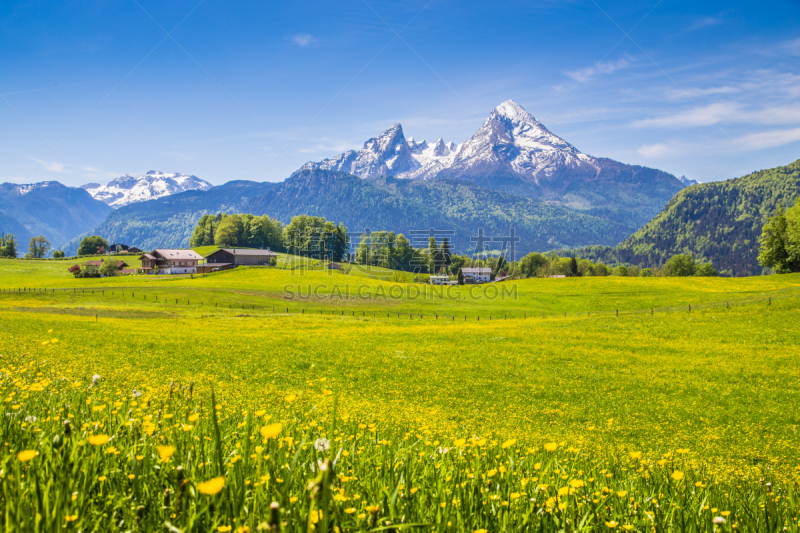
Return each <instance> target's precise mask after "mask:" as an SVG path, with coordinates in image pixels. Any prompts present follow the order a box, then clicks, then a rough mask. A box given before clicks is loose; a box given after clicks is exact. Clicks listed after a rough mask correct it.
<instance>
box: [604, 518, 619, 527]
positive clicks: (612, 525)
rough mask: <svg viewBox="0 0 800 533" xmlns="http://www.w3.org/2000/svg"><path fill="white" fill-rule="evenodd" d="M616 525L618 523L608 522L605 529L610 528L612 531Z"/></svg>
mask: <svg viewBox="0 0 800 533" xmlns="http://www.w3.org/2000/svg"><path fill="white" fill-rule="evenodd" d="M618 525H619V522H614V521H613V520H612V521H610V522H606V526H607V527H609V528H611V529H614V528H615V527H617V526H618Z"/></svg>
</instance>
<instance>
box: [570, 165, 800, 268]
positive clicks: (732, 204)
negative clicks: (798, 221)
mask: <svg viewBox="0 0 800 533" xmlns="http://www.w3.org/2000/svg"><path fill="white" fill-rule="evenodd" d="M798 195H800V160H798V161H795V162H794V163H792V164H790V165H787V166H784V167H777V168H772V169H768V170H760V171H758V172H753V173H752V174H748V175H747V176H743V177H741V178H736V179H732V180H727V181H718V182H712V183H701V184H699V185H693V186H691V187H687V188H686V189H683V190H682V191H680V192H679V193H678V194H676V195H675V197H674V198H673V199H672V200H670V202H669V203H668V204H667V206H666V207H665V208H664V209H663V210H662V211H661V213H659V214H658V215H657V216H656V217H655V218H654V219H653V220H651V221H650V222H649V223H647V224H646V225H645V226H644V227H643V228H642V229H640V230H639V231H637V232H636V233H634V234H633V235H631V236H630V237H629V238H628V239H626V240H625V241H623V242H621V243H620V244H618V245H617V246H614V247H609V246H589V247H583V248H577V249H572V250H569V251H568V252H566V251H560V252H559V253H560V254H561V255H567V254H574V255H577V256H580V257H585V258H587V259H592V260H594V261H601V262H603V263H609V264H619V263H621V264H629V265H635V266H638V267H640V268H645V267H657V266H660V265H663V264H665V262H666V261H667V259H668V258H670V257H671V256H673V255H677V254H690V255H692V256H693V257H694V258H695V259H696V260H698V261H701V262H710V263H712V264H713V266H714V268H715V269H716V270H717V271H718V272H720V274H723V275H730V276H752V275H756V274H761V273H762V272H763V271H764V269H763V267H762V266H761V265H760V264H759V262H758V254H759V237H760V236H761V230H762V228H763V227H764V224H765V223H766V221H767V219H768V218H769V217H770V216H771V215H772V214H773V213H774V212H775V211H776V209H777V208H778V206H779V205H784V206H787V207H788V206H790V205H792V204H793V203H794V201H795V198H797V197H798Z"/></svg>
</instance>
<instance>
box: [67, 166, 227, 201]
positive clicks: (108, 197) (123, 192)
mask: <svg viewBox="0 0 800 533" xmlns="http://www.w3.org/2000/svg"><path fill="white" fill-rule="evenodd" d="M211 187H212V185H211V184H210V183H208V182H207V181H205V180H201V179H200V178H198V177H197V176H189V175H186V174H179V173H172V174H167V173H164V172H161V171H157V170H151V171H149V172H148V173H147V174H145V175H144V176H139V177H134V176H131V175H129V174H126V175H124V176H120V177H118V178H115V179H113V180H111V181H110V182H108V184H107V185H100V184H99V183H89V184H87V185H84V186H83V187H81V188H82V189H85V190H86V191H87V192H88V193H89V194H91V195H92V196H93V197H94V198H95V199H96V200H100V201H101V202H104V203H106V204H108V205H110V206H111V207H114V208H116V207H122V206H123V205H128V204H132V203H135V202H143V201H145V200H155V199H156V198H161V197H163V196H169V195H171V194H176V193H179V192H183V191H191V190H195V189H199V190H201V191H207V190H208V189H210V188H211Z"/></svg>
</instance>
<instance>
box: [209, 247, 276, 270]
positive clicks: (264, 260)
mask: <svg viewBox="0 0 800 533" xmlns="http://www.w3.org/2000/svg"><path fill="white" fill-rule="evenodd" d="M277 258H278V254H276V253H275V252H273V251H271V250H250V249H242V248H220V249H219V250H217V251H215V252H213V253H211V254H209V255H207V256H206V265H205V266H206V267H211V268H212V269H218V270H227V269H229V268H236V267H238V266H243V265H250V266H258V265H269V264H270V261H272V260H273V259H277Z"/></svg>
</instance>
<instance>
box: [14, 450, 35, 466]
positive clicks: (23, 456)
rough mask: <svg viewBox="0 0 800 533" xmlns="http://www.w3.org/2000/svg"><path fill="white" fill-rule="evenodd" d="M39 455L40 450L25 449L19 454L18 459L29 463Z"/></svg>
mask: <svg viewBox="0 0 800 533" xmlns="http://www.w3.org/2000/svg"><path fill="white" fill-rule="evenodd" d="M37 455H39V452H37V451H36V450H23V451H21V452H19V453H18V454H17V459H18V460H19V461H20V462H21V463H27V462H28V461H30V460H31V459H33V458H34V457H36V456H37Z"/></svg>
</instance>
